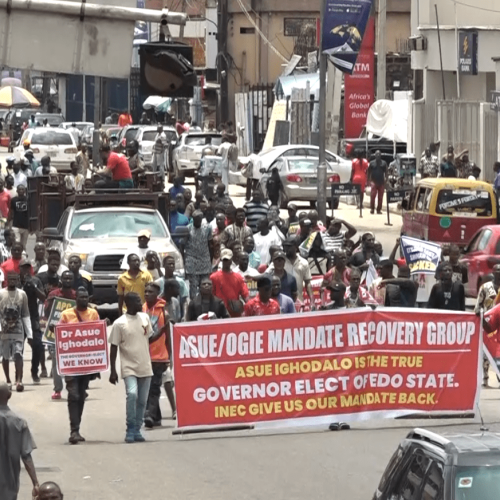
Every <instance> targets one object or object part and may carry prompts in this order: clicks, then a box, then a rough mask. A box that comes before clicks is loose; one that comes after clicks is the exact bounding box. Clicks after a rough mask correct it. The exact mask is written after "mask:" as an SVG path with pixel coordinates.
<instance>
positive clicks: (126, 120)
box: [118, 110, 134, 127]
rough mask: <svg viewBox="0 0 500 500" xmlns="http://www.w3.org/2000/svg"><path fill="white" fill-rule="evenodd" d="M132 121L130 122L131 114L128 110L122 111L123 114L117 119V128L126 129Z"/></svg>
mask: <svg viewBox="0 0 500 500" xmlns="http://www.w3.org/2000/svg"><path fill="white" fill-rule="evenodd" d="M133 122H134V120H132V116H131V114H130V113H129V112H128V110H125V111H123V113H122V114H121V115H120V116H119V117H118V126H119V127H126V126H127V125H132V123H133Z"/></svg>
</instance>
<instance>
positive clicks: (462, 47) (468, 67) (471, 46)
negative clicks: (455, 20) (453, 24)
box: [458, 31, 478, 75]
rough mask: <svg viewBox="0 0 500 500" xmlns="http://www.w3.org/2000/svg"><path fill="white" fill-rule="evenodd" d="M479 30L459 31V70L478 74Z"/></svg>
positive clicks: (467, 73) (463, 73) (463, 72)
mask: <svg viewBox="0 0 500 500" xmlns="http://www.w3.org/2000/svg"><path fill="white" fill-rule="evenodd" d="M477 49H478V47H477V31H459V32H458V71H459V73H460V74H462V75H477Z"/></svg>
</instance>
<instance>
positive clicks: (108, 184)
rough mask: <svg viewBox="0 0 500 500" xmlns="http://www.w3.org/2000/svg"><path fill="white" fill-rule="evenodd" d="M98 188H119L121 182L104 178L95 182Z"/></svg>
mask: <svg viewBox="0 0 500 500" xmlns="http://www.w3.org/2000/svg"><path fill="white" fill-rule="evenodd" d="M94 187H95V188H96V189H118V188H119V187H120V183H119V182H118V181H113V180H111V179H110V180H109V181H105V180H104V179H102V180H100V181H96V182H95V184H94Z"/></svg>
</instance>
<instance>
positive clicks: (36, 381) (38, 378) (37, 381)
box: [33, 375, 40, 385]
mask: <svg viewBox="0 0 500 500" xmlns="http://www.w3.org/2000/svg"><path fill="white" fill-rule="evenodd" d="M33 383H34V384H35V385H38V384H39V383H40V377H38V376H37V375H34V376H33Z"/></svg>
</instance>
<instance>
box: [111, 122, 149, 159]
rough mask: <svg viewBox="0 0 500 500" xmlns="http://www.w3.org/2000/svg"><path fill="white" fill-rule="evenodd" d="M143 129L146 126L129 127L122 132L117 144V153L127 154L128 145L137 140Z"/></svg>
mask: <svg viewBox="0 0 500 500" xmlns="http://www.w3.org/2000/svg"><path fill="white" fill-rule="evenodd" d="M142 127H144V125H127V126H126V127H123V128H122V129H121V130H120V133H119V135H118V144H117V148H118V149H117V151H118V152H119V153H124V154H125V153H126V152H127V147H128V145H129V144H130V142H131V141H133V140H135V139H136V138H137V134H138V133H139V130H140V129H141V128H142Z"/></svg>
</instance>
